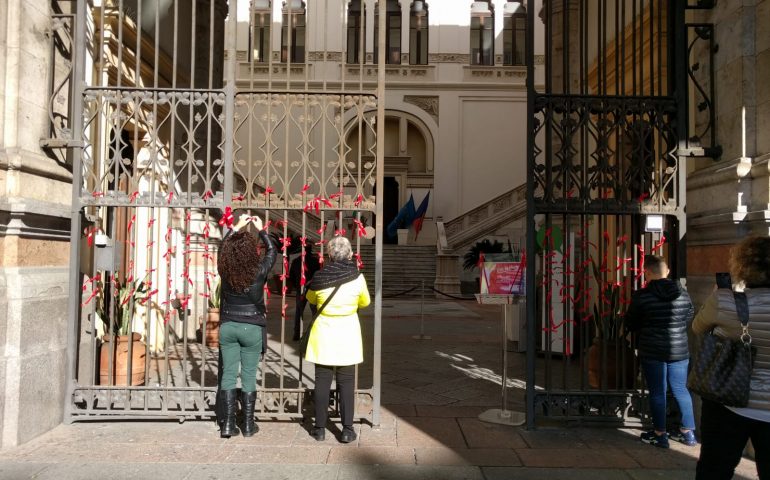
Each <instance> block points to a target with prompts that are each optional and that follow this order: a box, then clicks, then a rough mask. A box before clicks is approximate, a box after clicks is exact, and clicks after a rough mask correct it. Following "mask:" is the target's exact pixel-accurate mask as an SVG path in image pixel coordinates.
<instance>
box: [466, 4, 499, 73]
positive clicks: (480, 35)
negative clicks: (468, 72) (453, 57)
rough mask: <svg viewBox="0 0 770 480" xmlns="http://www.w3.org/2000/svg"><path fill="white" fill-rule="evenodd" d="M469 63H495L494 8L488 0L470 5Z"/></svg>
mask: <svg viewBox="0 0 770 480" xmlns="http://www.w3.org/2000/svg"><path fill="white" fill-rule="evenodd" d="M471 64H472V65H494V64H495V10H494V7H493V6H492V3H491V2H490V0H486V1H484V2H473V4H472V5H471Z"/></svg>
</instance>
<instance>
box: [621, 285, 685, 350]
mask: <svg viewBox="0 0 770 480" xmlns="http://www.w3.org/2000/svg"><path fill="white" fill-rule="evenodd" d="M694 314H695V309H694V308H693V306H692V301H691V300H690V295H689V294H688V293H687V292H686V291H685V290H684V289H682V286H681V285H680V284H679V282H678V281H675V280H670V279H668V278H663V279H660V280H653V281H651V282H649V283H648V284H647V286H645V287H644V288H642V289H640V290H637V291H636V292H634V294H633V296H632V297H631V305H629V307H628V312H626V328H628V330H630V331H632V332H637V348H638V349H639V357H640V358H642V359H648V360H658V361H661V362H676V361H679V360H684V359H687V358H690V349H689V347H688V345H687V328H688V325H689V324H690V322H691V321H692V318H693V315H694Z"/></svg>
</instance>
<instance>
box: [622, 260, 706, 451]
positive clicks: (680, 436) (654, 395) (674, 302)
mask: <svg viewBox="0 0 770 480" xmlns="http://www.w3.org/2000/svg"><path fill="white" fill-rule="evenodd" d="M668 273H669V271H668V265H666V262H665V260H663V259H662V258H661V257H659V256H656V255H649V256H646V257H645V260H644V274H645V279H646V280H647V282H648V283H647V285H646V286H645V287H644V288H642V289H640V290H638V291H636V292H634V294H633V296H632V297H631V304H630V305H629V307H628V312H626V327H627V328H628V330H630V331H632V332H637V348H638V351H639V359H640V360H641V364H642V371H643V372H644V376H645V378H646V380H647V388H648V389H649V390H650V410H652V421H653V426H654V430H651V431H649V432H644V433H642V435H641V440H642V441H643V442H645V443H649V444H651V445H655V446H657V447H662V448H668V438H669V434H667V433H666V386H667V385H666V384H668V385H670V386H671V392H672V393H673V394H674V398H676V401H677V403H678V404H679V410H680V411H681V413H682V424H681V427H680V428H679V430H678V431H676V432H672V433H671V434H670V436H671V438H672V439H673V440H677V441H680V442H682V443H685V444H687V445H695V444H696V442H695V434H694V430H695V417H694V415H693V410H692V397H690V392H689V391H688V390H687V367H688V365H689V363H690V349H689V346H688V344H687V329H688V326H689V323H690V322H691V321H692V318H693V316H694V314H695V309H694V308H693V306H692V301H691V300H690V295H689V294H688V293H687V292H686V291H684V290H683V289H682V286H681V285H680V284H679V282H678V281H675V280H670V279H668V278H666V277H667V276H668Z"/></svg>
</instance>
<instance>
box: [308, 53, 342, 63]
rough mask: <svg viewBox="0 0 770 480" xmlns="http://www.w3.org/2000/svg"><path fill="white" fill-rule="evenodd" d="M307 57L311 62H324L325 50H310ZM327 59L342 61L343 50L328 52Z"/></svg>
mask: <svg viewBox="0 0 770 480" xmlns="http://www.w3.org/2000/svg"><path fill="white" fill-rule="evenodd" d="M307 59H308V61H309V62H323V61H324V52H321V51H313V52H308V54H307ZM326 61H329V62H341V61H342V52H326Z"/></svg>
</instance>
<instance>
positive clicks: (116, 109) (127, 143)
mask: <svg viewBox="0 0 770 480" xmlns="http://www.w3.org/2000/svg"><path fill="white" fill-rule="evenodd" d="M84 102H85V105H84V107H85V108H84V115H85V125H86V129H85V135H84V136H85V138H84V141H85V148H84V155H83V162H82V181H81V185H82V195H81V202H82V204H83V205H113V206H120V205H123V206H127V205H132V204H135V205H143V206H158V207H160V206H169V205H170V206H180V207H181V206H201V207H203V206H209V207H210V206H217V207H221V206H222V204H223V196H222V188H223V185H224V161H223V142H222V140H217V139H221V138H222V134H221V132H222V130H223V129H224V112H223V107H224V104H225V94H224V93H223V92H221V91H189V90H177V91H172V90H160V89H152V90H148V89H135V88H123V89H120V88H102V89H88V90H86V92H85V95H84ZM137 130H141V131H142V132H143V133H142V135H141V137H140V136H139V134H138V133H137ZM105 137H106V138H105ZM138 144H141V145H142V149H141V151H140V150H138V149H136V148H135V146H136V145H138ZM142 154H143V155H142ZM142 178H147V179H148V184H147V185H146V186H144V188H141V189H140V183H141V180H142Z"/></svg>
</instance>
